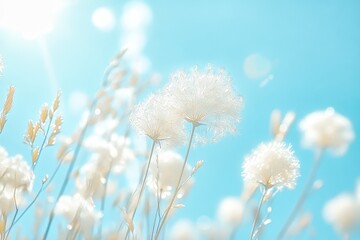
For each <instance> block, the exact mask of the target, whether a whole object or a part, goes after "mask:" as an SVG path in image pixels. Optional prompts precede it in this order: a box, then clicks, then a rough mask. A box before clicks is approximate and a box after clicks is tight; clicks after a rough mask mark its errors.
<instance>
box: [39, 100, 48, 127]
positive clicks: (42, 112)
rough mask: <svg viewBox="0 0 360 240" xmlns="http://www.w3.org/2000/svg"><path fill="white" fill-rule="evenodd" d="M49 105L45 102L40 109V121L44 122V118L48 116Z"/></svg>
mask: <svg viewBox="0 0 360 240" xmlns="http://www.w3.org/2000/svg"><path fill="white" fill-rule="evenodd" d="M48 112H49V107H48V105H47V103H45V104H44V105H43V106H42V107H41V110H40V122H41V123H42V124H44V123H45V122H46V119H47V117H48Z"/></svg>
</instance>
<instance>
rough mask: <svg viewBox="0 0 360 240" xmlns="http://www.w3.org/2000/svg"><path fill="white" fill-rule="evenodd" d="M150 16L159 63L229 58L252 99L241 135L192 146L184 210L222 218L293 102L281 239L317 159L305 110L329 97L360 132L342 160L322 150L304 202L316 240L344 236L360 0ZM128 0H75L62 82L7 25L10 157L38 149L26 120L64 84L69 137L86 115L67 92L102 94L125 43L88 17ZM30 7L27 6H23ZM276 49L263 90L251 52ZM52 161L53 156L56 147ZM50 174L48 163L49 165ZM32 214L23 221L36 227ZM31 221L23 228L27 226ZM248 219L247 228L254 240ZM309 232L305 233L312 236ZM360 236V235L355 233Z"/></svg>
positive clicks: (58, 36)
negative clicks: (223, 204) (256, 152)
mask: <svg viewBox="0 0 360 240" xmlns="http://www.w3.org/2000/svg"><path fill="white" fill-rule="evenodd" d="M147 3H148V4H149V6H150V7H151V9H152V11H153V22H152V24H151V26H150V27H149V28H148V39H147V46H146V49H145V52H144V54H145V55H146V56H148V57H149V59H150V61H151V71H152V72H159V73H160V74H161V75H162V76H163V77H164V79H165V80H166V78H167V76H168V75H169V74H170V73H171V72H172V71H174V70H176V69H178V68H184V69H188V68H189V67H191V66H193V65H199V66H200V67H205V66H206V65H207V64H208V63H212V64H213V65H215V66H218V67H224V68H225V69H226V70H227V71H228V72H229V73H230V74H231V75H232V77H233V81H234V84H235V87H236V89H237V90H238V92H239V93H240V94H241V95H243V96H244V100H245V107H244V110H243V112H242V121H241V124H240V125H239V131H238V134H237V135H236V136H228V137H225V138H224V139H222V140H221V141H220V142H219V143H216V144H210V145H207V146H200V147H198V148H195V149H193V151H192V153H191V155H190V162H192V163H193V164H194V163H195V162H196V161H197V160H199V159H204V160H205V164H204V166H203V168H202V169H201V170H200V171H199V172H198V173H197V175H196V180H197V181H196V184H195V186H194V188H193V190H192V192H191V194H190V196H189V197H188V198H187V200H186V201H185V205H186V208H185V209H181V210H180V211H179V213H178V214H177V216H176V218H182V217H188V218H190V219H192V220H194V221H195V220H196V219H197V217H199V216H202V215H208V216H210V217H214V216H215V215H216V207H217V204H218V203H219V201H220V200H221V199H222V198H223V197H224V196H228V195H239V194H240V192H241V188H242V180H241V163H242V160H243V157H244V155H246V154H247V153H249V152H250V151H251V149H252V148H254V147H255V146H256V145H257V144H258V143H260V142H261V141H268V140H270V139H271V135H270V133H269V116H270V113H271V111H272V110H273V109H274V108H278V109H280V110H281V111H282V112H286V111H289V110H293V111H295V112H296V113H297V121H296V122H295V125H294V126H293V128H292V129H291V132H290V134H289V137H288V138H287V140H288V141H289V142H291V143H292V144H293V146H294V150H295V152H296V155H297V156H298V158H299V159H300V161H301V175H302V176H301V178H300V179H299V183H298V187H297V189H296V191H287V190H286V191H283V192H280V193H279V194H278V195H277V196H276V199H275V201H274V205H273V213H272V215H271V216H272V219H273V222H272V223H271V224H270V225H268V226H267V227H266V232H265V236H264V239H273V238H274V236H275V235H276V234H277V233H278V231H279V229H280V227H281V225H282V223H283V221H284V219H285V218H286V216H287V215H288V211H289V210H290V209H291V208H292V207H293V206H294V204H295V200H296V199H297V197H298V196H299V193H300V189H302V187H303V185H304V180H305V179H306V177H307V176H308V173H309V169H310V166H311V163H312V158H313V156H312V152H311V151H310V150H306V149H303V148H302V147H301V145H300V135H299V132H298V129H297V124H298V122H299V119H301V118H302V117H304V116H305V115H306V114H308V113H310V112H312V111H315V110H323V109H325V108H327V107H329V106H331V107H334V108H335V110H336V111H338V112H339V113H341V114H343V115H345V116H347V117H349V118H350V120H351V121H352V123H353V127H354V129H355V134H356V139H355V141H354V143H353V144H351V146H350V149H349V151H348V152H347V154H346V155H345V156H343V157H340V158H335V157H332V156H331V155H330V154H325V156H324V158H325V159H324V161H323V163H322V166H321V169H320V171H319V174H318V178H319V179H322V180H323V181H324V187H323V188H322V189H321V190H320V191H318V192H317V193H316V194H315V195H313V196H312V197H311V199H309V201H308V202H307V204H306V205H305V209H306V210H309V211H312V212H313V213H314V218H313V225H312V227H313V228H314V229H315V230H316V235H315V236H316V237H315V239H336V234H335V232H334V231H333V230H332V228H331V227H330V225H328V224H326V223H325V222H324V220H323V218H322V208H323V204H324V203H325V202H326V200H327V199H329V198H331V197H333V196H335V195H337V194H339V193H341V192H343V191H349V192H352V191H353V190H354V188H355V181H356V179H357V178H358V177H360V164H359V161H360V150H359V149H360V144H359V141H358V135H359V122H360V94H359V89H360V1H356V0H353V1H351V0H348V1H341V0H335V1H334V0H333V1H332V0H327V1H325V0H320V1H285V0H275V1H259V0H255V1H235V0H234V1H230V0H225V1H205V0H201V1H151V2H150V1H149V2H147ZM123 4H124V3H123V2H120V1H94V0H92V1H85V0H78V1H76V3H73V4H71V5H70V6H68V7H67V8H66V9H65V10H64V12H63V13H62V15H61V16H60V17H59V19H58V21H57V23H56V26H55V29H54V31H53V32H52V33H51V34H49V35H47V36H46V39H45V42H46V45H47V49H48V51H49V52H48V53H49V57H50V59H51V61H52V65H53V73H50V75H51V74H53V75H54V76H55V77H56V86H52V84H51V82H50V81H49V72H48V71H49V70H48V68H47V67H46V64H45V62H44V58H43V52H42V50H41V48H40V47H39V46H40V45H39V44H38V42H37V41H26V40H23V39H22V38H21V37H19V36H18V35H16V34H14V33H9V32H7V31H5V30H3V29H0V54H1V55H2V57H3V59H4V61H5V65H6V68H5V71H4V73H3V76H1V77H0V86H1V88H0V92H1V96H3V97H2V98H4V96H5V92H6V88H7V86H8V85H10V84H13V85H15V86H16V88H17V91H16V95H15V103H14V109H13V111H12V112H11V113H10V115H9V120H8V125H7V128H6V131H5V133H4V134H2V135H1V136H0V141H1V145H2V146H5V147H6V148H7V149H8V151H9V152H10V154H12V155H13V154H16V153H22V154H23V155H25V156H28V158H29V151H28V149H27V147H26V146H25V145H21V140H22V134H23V132H24V130H25V129H26V125H27V120H28V119H34V118H36V117H37V111H38V109H39V108H40V106H41V104H42V103H43V102H45V101H51V100H52V99H53V98H54V96H55V93H54V92H55V91H56V89H57V88H61V89H62V92H63V105H64V106H63V109H62V111H63V113H64V119H65V122H64V130H63V132H64V133H65V134H69V133H70V132H71V131H72V130H73V129H74V127H75V124H76V122H77V119H78V116H76V115H74V114H73V113H71V112H69V111H68V109H67V107H68V104H69V103H68V100H67V99H68V97H69V96H70V94H71V93H72V92H73V91H75V90H81V91H85V92H87V93H89V94H93V93H95V91H96V89H97V88H98V86H99V85H100V79H101V76H102V72H103V70H104V67H105V66H106V64H107V63H108V61H109V59H110V58H111V57H112V56H113V55H114V53H115V52H116V51H118V50H119V41H120V38H121V37H122V36H121V33H120V27H119V25H117V26H116V28H115V29H114V30H113V31H111V32H108V33H104V32H100V31H98V30H97V29H96V28H95V27H94V26H93V25H92V23H91V14H92V12H93V11H94V10H95V9H96V8H97V7H100V6H108V7H111V8H112V9H113V10H114V12H115V14H116V17H117V20H118V19H119V18H120V14H121V11H122V7H123ZM19 7H21V6H19ZM254 52H255V53H259V54H261V55H263V56H265V57H266V58H268V59H269V60H270V61H271V63H272V65H273V68H272V71H271V73H272V74H273V75H274V79H273V80H271V81H270V82H269V83H268V84H267V85H266V86H265V87H263V88H261V87H259V83H260V82H259V81H253V80H249V79H248V78H247V77H246V75H245V74H244V71H243V62H244V59H245V58H246V57H247V56H248V55H249V54H251V53H254ZM50 152H51V151H50ZM48 158H49V159H44V160H45V161H52V159H51V158H52V155H51V154H49V155H48ZM43 168H44V169H43V171H44V172H46V169H45V168H46V167H44V165H43ZM26 222H27V221H23V222H22V224H27V223H26ZM23 228H26V227H25V226H24V225H23ZM249 231H250V226H249V222H247V223H246V224H245V225H244V226H243V227H242V228H241V229H240V232H239V235H238V236H239V237H242V239H246V238H247V236H248V234H249ZM302 237H303V238H302V239H307V238H308V237H307V236H305V235H303V236H302ZM358 237H359V235H358Z"/></svg>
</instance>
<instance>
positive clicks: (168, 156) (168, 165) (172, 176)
mask: <svg viewBox="0 0 360 240" xmlns="http://www.w3.org/2000/svg"><path fill="white" fill-rule="evenodd" d="M183 164H184V159H183V158H182V157H181V156H180V155H179V154H178V153H176V152H173V151H160V152H159V153H158V154H157V156H156V157H155V159H154V160H153V161H152V163H151V168H150V173H151V175H150V176H149V179H148V186H149V188H150V190H151V191H152V192H153V193H154V195H155V196H157V195H158V194H161V196H160V197H161V198H166V197H170V196H171V195H172V193H173V191H174V190H175V188H176V186H177V183H178V181H179V178H180V174H181V170H182V167H183ZM191 173H192V168H191V167H190V165H189V164H186V166H185V169H184V173H183V175H182V178H181V181H182V182H183V181H185V180H186V179H187V178H188V177H190V175H191ZM192 184H193V179H192V178H190V179H189V181H187V182H186V183H185V184H184V185H183V186H182V188H181V189H180V190H179V192H178V195H177V197H178V198H182V197H183V196H184V195H185V194H186V193H187V192H188V191H189V190H190V188H191V186H192Z"/></svg>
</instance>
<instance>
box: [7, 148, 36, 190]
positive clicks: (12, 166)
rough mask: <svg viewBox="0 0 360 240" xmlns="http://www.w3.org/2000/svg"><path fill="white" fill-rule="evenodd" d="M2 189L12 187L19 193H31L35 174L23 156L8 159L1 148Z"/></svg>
mask: <svg viewBox="0 0 360 240" xmlns="http://www.w3.org/2000/svg"><path fill="white" fill-rule="evenodd" d="M0 176H1V178H0V187H1V186H11V187H12V188H16V189H17V190H19V191H22V190H26V191H31V189H32V185H33V180H34V177H35V176H34V173H33V171H32V170H31V168H30V166H29V165H28V164H27V163H26V162H25V160H24V159H23V157H22V156H21V155H16V156H14V157H8V153H7V152H6V150H5V149H4V148H2V147H0Z"/></svg>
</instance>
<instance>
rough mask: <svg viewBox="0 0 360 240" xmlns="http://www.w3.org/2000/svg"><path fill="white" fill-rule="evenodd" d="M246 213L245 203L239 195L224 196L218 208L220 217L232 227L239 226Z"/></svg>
mask: <svg viewBox="0 0 360 240" xmlns="http://www.w3.org/2000/svg"><path fill="white" fill-rule="evenodd" d="M243 214H244V204H243V202H242V201H241V200H240V198H238V197H226V198H224V199H223V200H222V201H221V202H220V204H219V206H218V210H217V216H218V219H219V220H220V221H221V222H222V223H224V224H226V225H229V226H231V227H236V226H238V225H239V224H240V223H241V221H242V219H243Z"/></svg>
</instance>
